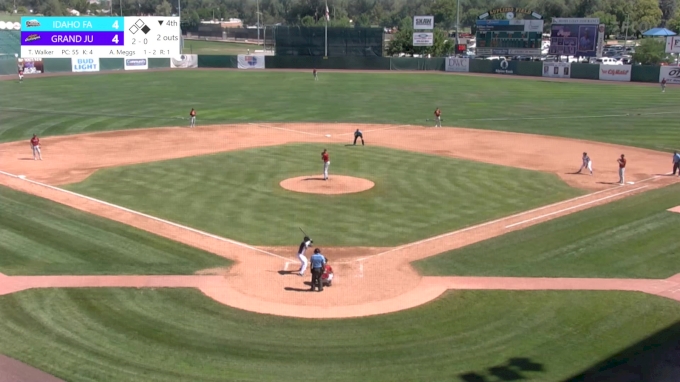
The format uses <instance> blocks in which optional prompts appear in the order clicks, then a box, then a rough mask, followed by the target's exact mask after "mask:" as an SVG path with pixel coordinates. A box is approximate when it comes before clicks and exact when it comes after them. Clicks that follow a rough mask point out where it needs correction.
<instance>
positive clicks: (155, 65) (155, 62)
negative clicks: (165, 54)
mask: <svg viewBox="0 0 680 382" xmlns="http://www.w3.org/2000/svg"><path fill="white" fill-rule="evenodd" d="M169 67H170V59H169V58H149V69H163V68H169Z"/></svg>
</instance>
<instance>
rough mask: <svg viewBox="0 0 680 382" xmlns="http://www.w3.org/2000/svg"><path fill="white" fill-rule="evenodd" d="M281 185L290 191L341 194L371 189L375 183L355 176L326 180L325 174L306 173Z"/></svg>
mask: <svg viewBox="0 0 680 382" xmlns="http://www.w3.org/2000/svg"><path fill="white" fill-rule="evenodd" d="M279 185H280V186H281V187H282V188H284V189H286V190H288V191H293V192H302V193H305V194H322V195H340V194H354V193H357V192H363V191H367V190H370V189H371V188H373V187H374V186H375V183H373V182H371V181H370V180H368V179H364V178H355V177H353V176H344V175H333V176H329V177H328V180H324V179H323V176H319V175H317V176H312V175H306V176H298V177H297V178H288V179H285V180H283V181H281V183H279Z"/></svg>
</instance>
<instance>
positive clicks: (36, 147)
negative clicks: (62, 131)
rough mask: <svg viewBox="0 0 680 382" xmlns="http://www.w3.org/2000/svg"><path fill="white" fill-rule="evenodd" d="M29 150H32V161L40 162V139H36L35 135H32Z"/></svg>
mask: <svg viewBox="0 0 680 382" xmlns="http://www.w3.org/2000/svg"><path fill="white" fill-rule="evenodd" d="M31 149H32V150H33V160H38V158H40V160H42V153H41V152H40V138H38V136H37V135H35V134H33V138H31Z"/></svg>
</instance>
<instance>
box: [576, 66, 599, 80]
mask: <svg viewBox="0 0 680 382" xmlns="http://www.w3.org/2000/svg"><path fill="white" fill-rule="evenodd" d="M571 78H580V79H585V80H599V79H600V65H597V64H578V63H572V64H571Z"/></svg>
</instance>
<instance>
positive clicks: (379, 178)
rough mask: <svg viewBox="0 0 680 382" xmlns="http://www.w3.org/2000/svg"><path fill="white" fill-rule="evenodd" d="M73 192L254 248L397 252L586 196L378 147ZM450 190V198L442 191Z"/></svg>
mask: <svg viewBox="0 0 680 382" xmlns="http://www.w3.org/2000/svg"><path fill="white" fill-rule="evenodd" d="M326 147H327V148H328V150H329V152H330V153H331V157H332V165H331V168H330V178H331V180H330V181H331V182H332V181H333V175H350V176H355V177H361V178H367V179H370V180H372V181H373V182H374V183H375V187H373V188H372V189H370V190H368V191H365V192H361V193H356V194H345V195H332V196H329V195H317V194H302V193H297V192H291V191H288V190H285V189H283V188H281V187H280V186H279V183H280V182H281V181H282V180H284V179H287V178H292V177H296V176H302V175H310V176H313V175H317V176H318V177H319V178H321V172H322V166H320V164H319V162H320V161H319V160H318V156H319V153H320V152H321V151H322V150H323V148H326ZM66 188H68V189H69V190H72V191H75V192H78V193H82V194H86V195H89V196H93V197H96V198H98V199H102V200H106V201H108V202H111V203H115V204H118V205H122V206H125V207H128V208H131V209H134V210H137V211H141V212H144V213H147V214H150V215H153V216H158V217H162V218H164V219H168V220H171V221H175V222H180V223H182V224H185V225H188V226H191V227H194V228H197V229H201V230H204V231H208V232H211V233H214V234H218V235H221V236H224V237H228V238H231V239H235V240H239V241H243V242H247V243H250V244H254V245H295V244H298V242H299V240H300V231H299V229H298V227H303V229H305V230H306V231H307V232H308V233H309V234H310V235H311V236H312V237H313V239H314V241H315V243H317V244H318V245H322V246H324V245H326V246H328V245H333V246H335V245H341V246H362V245H367V246H391V245H397V244H404V243H409V242H412V241H415V240H418V239H423V238H425V237H429V236H433V235H437V234H441V233H445V232H449V231H452V230H455V229H458V228H462V227H465V226H468V225H471V224H474V223H479V222H481V221H484V220H491V219H495V218H498V217H501V216H507V215H509V214H512V213H515V212H518V211H524V210H527V209H530V208H532V207H537V206H540V205H545V204H549V203H552V202H555V201H558V200H563V199H567V198H570V197H573V196H576V195H581V194H582V193H583V191H581V190H577V189H574V188H571V187H569V186H567V185H566V184H565V183H564V182H562V181H561V180H560V179H559V178H558V177H557V176H556V175H554V174H546V173H542V172H534V171H528V170H521V169H517V168H512V167H502V166H495V165H489V164H484V163H479V162H471V161H465V160H459V159H451V158H444V157H439V156H435V155H424V154H418V153H412V152H406V151H398V150H392V149H387V148H382V147H374V146H350V147H346V146H344V145H330V146H329V145H326V144H324V145H321V144H291V145H283V146H276V147H264V148H257V149H249V150H241V151H232V152H225V153H220V154H216V155H206V156H199V157H192V158H183V159H176V160H169V161H162V162H154V163H145V164H139V165H134V166H126V167H118V168H111V169H104V170H101V171H98V172H96V173H95V174H93V175H92V176H91V177H89V178H88V179H86V180H85V181H84V182H82V183H78V184H72V185H68V186H66ZM442 190H446V192H442Z"/></svg>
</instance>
